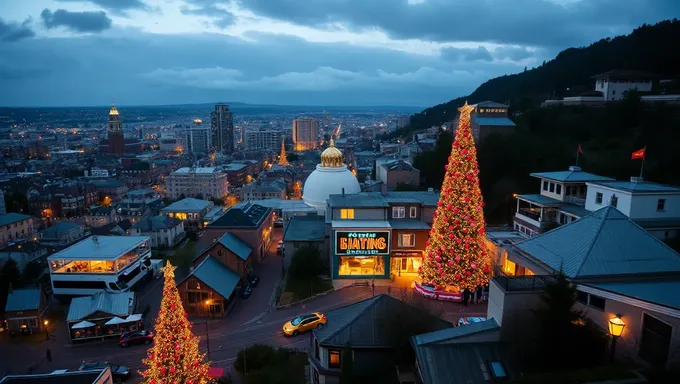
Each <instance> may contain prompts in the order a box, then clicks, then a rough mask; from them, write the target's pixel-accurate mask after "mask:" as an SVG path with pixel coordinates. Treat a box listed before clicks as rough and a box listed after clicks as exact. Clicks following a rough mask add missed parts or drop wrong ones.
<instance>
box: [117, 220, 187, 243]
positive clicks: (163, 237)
mask: <svg viewBox="0 0 680 384" xmlns="http://www.w3.org/2000/svg"><path fill="white" fill-rule="evenodd" d="M130 235H132V236H149V238H151V247H152V248H172V247H174V246H175V245H177V244H179V243H180V242H181V241H182V240H184V238H185V237H186V233H185V232H184V223H182V220H180V219H178V218H176V217H169V216H153V217H147V218H145V219H142V220H140V221H138V222H137V223H135V225H133V226H132V227H131V228H130Z"/></svg>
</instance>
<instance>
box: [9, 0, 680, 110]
mask: <svg viewBox="0 0 680 384" xmlns="http://www.w3.org/2000/svg"><path fill="white" fill-rule="evenodd" d="M613 4H614V2H613V1H610V0H606V1H599V2H597V3H593V2H586V1H583V0H522V1H519V0H516V1H510V2H509V1H491V0H489V1H485V2H480V3H474V4H473V3H470V4H468V3H465V2H460V1H456V2H451V3H444V2H440V1H432V0H428V1H423V0H409V1H403V2H399V3H393V2H390V3H382V2H380V1H377V2H371V3H370V4H366V3H364V2H358V1H355V0H344V1H342V2H333V3H326V4H321V3H319V2H301V1H296V0H289V1H287V2H268V1H261V2H252V1H245V0H241V1H218V0H215V1H206V0H169V1H164V0H128V1H110V0H82V1H76V0H35V1H32V2H19V1H11V0H4V1H3V5H5V6H4V7H3V10H4V12H3V17H2V18H1V19H0V41H1V43H0V57H2V59H0V78H1V79H2V80H3V83H4V85H5V89H6V90H7V92H5V93H3V95H2V96H0V105H2V106H84V105H107V104H110V103H111V102H116V103H121V104H127V105H163V104H166V105H167V104H193V103H206V102H213V101H215V100H233V101H239V102H245V103H252V104H279V105H329V106H332V105H338V106H348V105H357V106H362V105H365V106H373V105H390V106H418V107H426V106H430V105H434V104H438V103H441V102H446V101H448V100H451V99H453V98H456V97H459V96H463V95H465V94H469V93H470V92H472V91H473V90H474V89H475V88H476V87H477V86H479V85H480V84H482V83H484V82H485V81H487V80H489V79H491V78H494V77H497V76H501V75H504V74H510V73H517V72H521V71H522V70H523V69H524V68H525V67H527V68H529V69H530V68H532V67H535V66H538V65H540V64H541V63H542V62H543V61H544V60H550V59H552V58H553V57H554V56H555V55H556V54H557V53H558V52H560V51H561V50H563V49H566V48H569V47H578V46H585V45H588V44H590V43H592V42H595V41H597V40H599V39H601V38H604V37H608V36H609V37H611V36H616V35H621V34H627V33H630V32H631V31H632V30H633V29H634V28H636V27H638V26H639V25H641V24H643V23H655V22H658V21H660V20H663V19H668V18H673V17H677V16H678V15H680V5H678V4H677V2H674V1H671V0H646V1H643V0H638V1H631V2H627V3H625V4H618V3H617V4H616V6H613ZM519 8H521V9H522V12H516V9H519ZM537 30H538V31H541V33H535V31H537ZM95 85H96V86H95Z"/></svg>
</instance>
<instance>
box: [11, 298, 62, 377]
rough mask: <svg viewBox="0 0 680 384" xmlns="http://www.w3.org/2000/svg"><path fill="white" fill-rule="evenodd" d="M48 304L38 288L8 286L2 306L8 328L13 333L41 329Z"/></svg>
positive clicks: (35, 331) (38, 330)
mask: <svg viewBox="0 0 680 384" xmlns="http://www.w3.org/2000/svg"><path fill="white" fill-rule="evenodd" d="M49 306H50V301H49V300H48V299H47V296H46V295H45V292H44V291H43V290H42V289H40V288H25V289H11V288H10V291H9V294H8V295H7V303H6V304H5V308H4V309H5V318H6V319H7V327H8V330H9V331H10V332H11V333H13V334H19V333H20V332H27V333H37V332H40V331H42V330H43V327H44V323H43V315H44V314H45V311H46V310H47V308H48V307H49ZM0 382H3V383H4V382H5V379H3V380H0ZM8 382H9V381H8ZM26 382H27V383H29V382H31V381H26ZM33 383H35V381H33Z"/></svg>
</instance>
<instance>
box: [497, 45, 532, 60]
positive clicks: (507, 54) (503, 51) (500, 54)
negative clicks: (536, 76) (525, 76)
mask: <svg viewBox="0 0 680 384" xmlns="http://www.w3.org/2000/svg"><path fill="white" fill-rule="evenodd" d="M533 56H534V53H533V52H531V51H529V50H528V49H526V48H525V47H498V48H496V49H494V50H493V57H494V58H496V59H499V60H504V59H509V60H512V61H520V60H524V59H528V58H530V57H533Z"/></svg>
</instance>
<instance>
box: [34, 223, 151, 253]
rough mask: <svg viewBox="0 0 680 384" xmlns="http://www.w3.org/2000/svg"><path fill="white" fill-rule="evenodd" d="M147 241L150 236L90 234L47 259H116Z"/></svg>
mask: <svg viewBox="0 0 680 384" xmlns="http://www.w3.org/2000/svg"><path fill="white" fill-rule="evenodd" d="M118 224H120V223H118ZM95 239H96V240H95ZM95 241H96V242H95ZM145 241H149V237H148V236H90V237H88V238H85V239H83V240H81V241H79V242H77V243H75V244H73V245H72V246H70V247H68V248H65V249H62V250H61V251H59V252H57V253H55V254H54V255H51V256H49V257H48V258H47V260H115V259H117V258H119V257H121V256H122V255H124V254H125V253H127V252H129V251H131V250H133V249H134V248H136V247H138V246H140V245H141V244H142V243H143V242H145Z"/></svg>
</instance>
